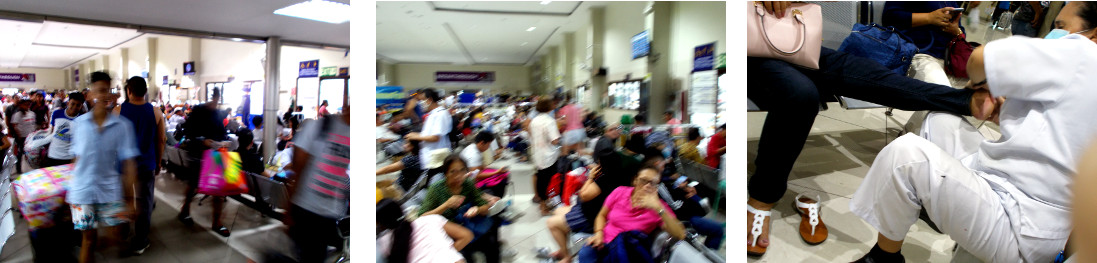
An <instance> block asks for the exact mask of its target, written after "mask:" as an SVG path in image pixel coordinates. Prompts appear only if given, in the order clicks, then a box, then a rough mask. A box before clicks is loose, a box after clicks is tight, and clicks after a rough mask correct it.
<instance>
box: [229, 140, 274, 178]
mask: <svg viewBox="0 0 1097 263" xmlns="http://www.w3.org/2000/svg"><path fill="white" fill-rule="evenodd" d="M236 137H237V140H239V141H240V147H237V148H236V153H238V154H240V166H241V168H243V169H244V171H245V172H249V173H253V174H261V175H264V176H267V177H270V176H271V175H270V173H268V172H266V167H265V166H263V160H262V159H260V157H259V147H256V145H255V140H254V137H253V135H252V134H251V131H249V130H247V129H242V130H240V131H237V132H236Z"/></svg>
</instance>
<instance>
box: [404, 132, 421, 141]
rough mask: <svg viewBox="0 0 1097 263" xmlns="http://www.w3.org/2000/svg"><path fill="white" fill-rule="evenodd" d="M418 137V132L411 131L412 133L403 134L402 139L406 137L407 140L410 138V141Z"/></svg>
mask: <svg viewBox="0 0 1097 263" xmlns="http://www.w3.org/2000/svg"><path fill="white" fill-rule="evenodd" d="M418 138H419V133H418V132H412V133H408V135H404V139H408V140H412V141H417V140H418Z"/></svg>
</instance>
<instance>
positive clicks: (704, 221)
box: [689, 216, 725, 250]
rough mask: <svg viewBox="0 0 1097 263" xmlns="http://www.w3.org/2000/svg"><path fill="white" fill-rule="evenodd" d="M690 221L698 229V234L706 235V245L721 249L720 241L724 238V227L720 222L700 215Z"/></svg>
mask: <svg viewBox="0 0 1097 263" xmlns="http://www.w3.org/2000/svg"><path fill="white" fill-rule="evenodd" d="M689 223H690V224H691V225H693V229H694V230H697V233H698V234H701V235H704V236H705V247H708V248H711V249H714V250H719V249H720V243H722V242H723V240H724V232H725V231H724V227H723V226H722V225H720V224H719V223H716V222H713V221H712V220H710V219H708V218H704V217H700V216H695V217H693V218H690V219H689Z"/></svg>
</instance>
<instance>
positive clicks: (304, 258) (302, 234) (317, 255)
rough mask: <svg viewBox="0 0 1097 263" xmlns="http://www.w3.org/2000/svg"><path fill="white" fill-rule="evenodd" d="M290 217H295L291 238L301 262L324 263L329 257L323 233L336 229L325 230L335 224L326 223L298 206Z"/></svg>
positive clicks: (292, 209) (290, 233) (318, 216)
mask: <svg viewBox="0 0 1097 263" xmlns="http://www.w3.org/2000/svg"><path fill="white" fill-rule="evenodd" d="M290 216H291V217H293V225H291V226H290V229H289V236H290V238H291V239H293V241H294V244H296V246H297V252H298V257H299V259H300V261H299V262H323V260H324V258H326V257H327V242H326V240H324V238H323V236H324V235H323V233H325V232H324V231H330V230H332V229H335V228H334V226H332V227H331V228H328V229H325V227H327V226H330V225H331V224H333V223H334V222H331V223H329V222H326V220H324V218H323V217H322V216H320V215H317V214H314V213H312V212H309V211H308V210H305V209H304V208H301V207H300V206H296V205H294V206H293V208H291V209H290Z"/></svg>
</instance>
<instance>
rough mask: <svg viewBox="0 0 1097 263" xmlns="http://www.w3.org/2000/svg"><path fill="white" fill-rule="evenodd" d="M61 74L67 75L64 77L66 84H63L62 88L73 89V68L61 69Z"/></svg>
mask: <svg viewBox="0 0 1097 263" xmlns="http://www.w3.org/2000/svg"><path fill="white" fill-rule="evenodd" d="M61 74H64V75H62V76H65V77H64V79H65V85H64V86H61V90H70V89H72V70H71V69H67V68H66V69H64V70H61Z"/></svg>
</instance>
